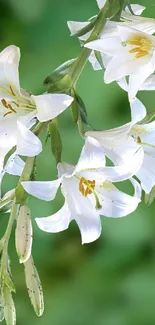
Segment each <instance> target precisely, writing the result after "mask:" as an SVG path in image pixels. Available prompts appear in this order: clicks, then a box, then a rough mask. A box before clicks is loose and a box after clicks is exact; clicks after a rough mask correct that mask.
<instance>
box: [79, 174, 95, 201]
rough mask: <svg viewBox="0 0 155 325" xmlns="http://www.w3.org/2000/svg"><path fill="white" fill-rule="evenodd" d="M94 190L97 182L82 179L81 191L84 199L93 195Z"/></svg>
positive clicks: (80, 183)
mask: <svg viewBox="0 0 155 325" xmlns="http://www.w3.org/2000/svg"><path fill="white" fill-rule="evenodd" d="M94 188H95V180H93V181H90V180H87V179H85V178H84V177H81V178H80V182H79V191H80V192H81V193H82V195H83V196H84V197H86V196H87V195H88V194H92V192H93V190H94Z"/></svg>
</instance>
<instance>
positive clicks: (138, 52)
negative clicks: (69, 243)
mask: <svg viewBox="0 0 155 325" xmlns="http://www.w3.org/2000/svg"><path fill="white" fill-rule="evenodd" d="M107 2H108V0H97V4H98V7H99V9H100V10H101V11H100V12H102V10H103V13H104V6H106V5H107ZM144 9H145V7H143V6H141V5H137V4H135V5H129V6H128V7H127V8H125V9H124V10H123V11H122V12H121V15H120V20H119V21H118V22H117V21H112V20H110V18H109V17H108V18H109V19H107V20H106V24H105V26H104V27H103V28H102V30H101V32H100V33H99V34H100V37H99V38H98V39H96V40H92V39H91V35H92V33H93V31H94V30H95V25H93V24H92V25H91V23H90V22H91V21H93V19H94V21H95V17H93V18H92V19H91V20H90V21H88V22H73V21H72V22H71V21H70V22H68V26H69V28H70V31H71V33H72V34H77V35H78V36H79V39H80V42H81V43H82V45H84V46H83V47H84V51H85V50H87V51H88V49H89V50H90V52H89V56H88V59H89V61H90V62H91V64H92V66H93V68H94V70H98V69H103V71H104V81H105V83H110V82H113V81H116V82H117V84H118V85H119V86H120V87H121V88H122V89H123V90H125V91H126V92H127V93H128V99H129V104H130V109H131V121H130V122H129V123H127V124H125V125H123V126H119V127H117V128H115V129H111V130H103V131H94V130H89V131H86V132H84V135H83V137H84V141H85V143H84V146H83V148H82V152H81V155H80V158H79V160H78V162H77V164H76V166H73V165H71V164H68V163H64V162H61V161H59V162H58V164H57V169H58V179H56V180H53V181H45V182H44V181H36V180H33V181H32V180H31V172H32V169H33V164H32V166H31V168H29V169H28V171H29V170H30V171H29V172H28V171H27V163H26V164H25V162H24V160H23V159H21V157H20V156H26V157H36V156H37V155H38V154H39V153H40V152H41V151H42V143H41V141H40V139H39V137H38V132H37V131H36V130H37V129H36V128H38V126H39V127H40V126H41V127H42V126H46V125H48V123H51V121H52V120H54V119H55V118H56V117H57V116H58V115H59V114H61V113H62V112H63V111H64V110H65V109H67V108H68V107H69V106H70V105H73V103H74V102H75V100H76V99H75V97H74V95H75V94H76V93H75V89H74V87H73V88H72V89H70V87H68V88H67V87H66V88H64V89H65V90H64V91H62V90H61V91H57V92H56V93H53V92H51V93H50V91H49V92H48V93H45V94H41V95H37V96H34V95H32V94H31V93H30V92H28V91H26V90H23V89H22V88H20V83H19V75H18V65H19V60H20V51H19V48H17V47H16V46H9V47H7V48H6V49H5V50H4V51H2V52H1V53H0V153H1V155H0V182H2V177H3V175H4V174H5V173H6V172H7V173H9V174H13V175H18V176H21V178H20V181H19V183H18V186H17V189H18V191H17V190H15V191H14V190H13V191H11V192H8V193H7V194H6V195H5V196H4V197H3V198H2V199H1V207H3V206H5V203H6V204H8V203H10V202H12V201H13V199H14V201H13V205H12V209H11V211H12V212H11V213H12V214H11V216H13V217H17V227H16V249H17V253H18V255H19V259H20V262H21V263H24V266H25V272H26V283H27V286H28V288H29V285H30V284H32V281H31V276H32V273H33V272H34V273H35V274H36V279H37V280H35V281H36V282H35V284H34V286H35V290H36V292H37V295H38V296H37V297H39V298H38V300H37V303H36V299H35V296H34V295H33V294H32V292H33V293H34V294H35V290H33V288H32V290H31V291H30V298H31V302H32V304H33V307H34V309H35V310H36V313H37V314H38V315H41V313H42V311H43V300H42V291H41V286H40V282H39V277H38V274H37V273H36V272H37V271H36V269H35V266H34V263H33V259H32V257H31V247H32V224H31V218H30V209H29V208H28V204H27V195H28V194H30V195H33V196H35V197H37V198H39V199H41V200H46V201H51V200H53V199H54V198H55V196H56V194H57V191H58V188H60V189H61V192H62V194H63V196H64V205H63V207H62V208H61V209H60V210H59V211H58V212H57V213H55V214H53V215H51V216H48V217H45V216H43V217H41V218H36V222H37V225H38V227H39V228H40V229H41V230H43V231H45V232H53V233H56V232H60V231H63V230H65V229H67V228H68V227H69V224H70V222H71V221H72V220H75V221H76V223H77V225H78V227H79V229H80V232H81V237H82V243H90V242H92V241H94V240H96V239H97V238H98V237H99V236H100V234H101V220H100V215H103V216H105V217H112V218H118V217H123V216H127V215H129V214H130V213H132V212H133V211H135V210H136V208H137V207H138V205H139V203H140V202H141V197H142V190H143V191H144V192H145V193H146V194H149V193H150V192H151V190H152V188H153V187H154V186H155V167H154V166H155V121H152V120H149V118H148V115H147V111H146V108H145V106H144V105H143V103H142V102H141V101H140V100H139V99H138V98H137V97H136V96H137V93H138V91H139V90H155V36H153V34H154V33H155V19H153V18H145V17H142V16H141V14H142V12H143V10H144ZM103 25H104V24H103ZM87 28H88V30H87ZM84 30H86V33H84V32H83V31H84ZM81 31H82V32H81ZM86 48H87V49H86ZM78 60H79V59H78ZM68 62H69V61H68ZM68 62H67V65H66V66H65V65H64V67H65V68H66V67H67V68H66V70H64V71H63V73H62V72H61V71H60V69H57V70H56V71H57V73H59V72H60V76H61V77H64V78H65V77H66V76H67V77H68V71H70V70H69V68H70V66H71V71H72V74H73V67H74V65H73V64H74V63H75V64H76V62H78V63H79V61H76V60H71V63H68ZM84 64H85V62H84ZM84 64H83V66H84ZM79 66H80V65H79ZM83 66H82V65H81V70H82V69H83ZM62 67H63V66H61V68H62ZM76 71H77V66H76ZM64 72H65V73H66V75H65V73H64ZM80 72H81V71H80ZM79 74H80V73H79ZM70 76H71V75H70ZM70 79H71V78H70ZM70 79H69V78H68V79H67V78H66V79H65V80H70ZM55 80H56V82H57V86H58V83H59V82H61V86H62V85H63V86H64V83H63V82H64V79H63V82H62V79H61V78H60V79H59V78H57V79H55ZM73 86H74V85H73ZM68 89H69V91H68ZM71 90H72V91H71ZM78 114H79V112H78ZM78 116H79V115H78ZM80 121H81V117H80ZM77 122H79V120H78V118H77ZM36 125H37V126H36ZM56 132H57V131H56ZM58 138H59V136H58ZM107 158H108V159H107ZM109 160H110V161H111V164H110V166H109V165H107V161H109ZM33 163H34V161H33ZM28 167H30V166H28ZM25 168H26V172H25ZM25 173H26V177H25ZM27 173H28V174H27ZM135 177H136V178H135ZM125 180H129V182H130V183H131V184H132V186H133V188H134V194H133V195H129V194H127V193H124V192H122V191H120V190H119V189H118V188H117V187H116V186H115V185H114V184H113V183H116V182H117V183H118V182H123V181H125ZM25 193H26V196H23V195H25ZM27 193H28V194H27ZM16 194H18V195H16ZM20 195H21V197H22V198H21V199H20ZM17 196H18V197H17ZM23 197H24V199H23ZM15 207H16V210H15V211H16V213H14V209H15ZM15 214H17V215H15ZM10 220H12V219H10ZM10 222H12V221H10ZM11 225H12V224H11ZM8 229H9V230H8ZM9 231H10V224H9V226H8V228H7V231H6V234H5V235H4V238H5V241H6V238H7V235H8V232H9ZM5 241H3V245H4V244H5ZM3 245H2V249H3V248H4V246H3ZM0 271H1V274H2V271H3V272H4V270H0ZM31 271H32V272H31ZM1 274H0V275H1ZM5 288H6V286H5V285H4V289H3V291H4V292H5ZM10 290H11V291H13V289H10ZM3 295H4V293H3ZM4 296H5V295H4ZM4 298H5V297H4ZM4 300H5V299H4ZM38 306H39V307H38ZM5 318H7V317H6V316H5ZM13 324H14V323H13Z"/></svg>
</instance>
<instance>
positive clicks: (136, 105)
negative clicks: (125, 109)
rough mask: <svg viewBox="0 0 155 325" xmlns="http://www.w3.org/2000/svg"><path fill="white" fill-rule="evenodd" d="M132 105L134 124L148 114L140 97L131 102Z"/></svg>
mask: <svg viewBox="0 0 155 325" xmlns="http://www.w3.org/2000/svg"><path fill="white" fill-rule="evenodd" d="M130 107H131V120H132V123H133V124H136V123H137V122H139V121H141V120H143V119H144V117H145V116H146V108H145V106H144V104H143V103H142V102H141V101H140V100H139V99H138V98H135V99H134V100H132V101H131V102H130Z"/></svg>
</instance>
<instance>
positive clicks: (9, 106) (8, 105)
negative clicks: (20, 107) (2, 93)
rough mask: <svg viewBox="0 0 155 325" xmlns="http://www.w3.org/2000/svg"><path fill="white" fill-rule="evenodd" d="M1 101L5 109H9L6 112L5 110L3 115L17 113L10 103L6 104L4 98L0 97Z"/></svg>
mask: <svg viewBox="0 0 155 325" xmlns="http://www.w3.org/2000/svg"><path fill="white" fill-rule="evenodd" d="M1 103H2V105H3V106H4V107H5V108H6V109H8V110H9V111H8V112H6V113H5V114H4V117H5V116H7V115H8V114H11V113H17V112H16V111H15V109H14V108H13V107H12V106H11V104H8V103H7V102H6V100H5V99H4V98H3V99H1Z"/></svg>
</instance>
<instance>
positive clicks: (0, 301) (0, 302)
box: [0, 293, 4, 322]
mask: <svg viewBox="0 0 155 325" xmlns="http://www.w3.org/2000/svg"><path fill="white" fill-rule="evenodd" d="M3 319H4V297H3V294H2V293H1V294H0V322H2V321H3Z"/></svg>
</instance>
